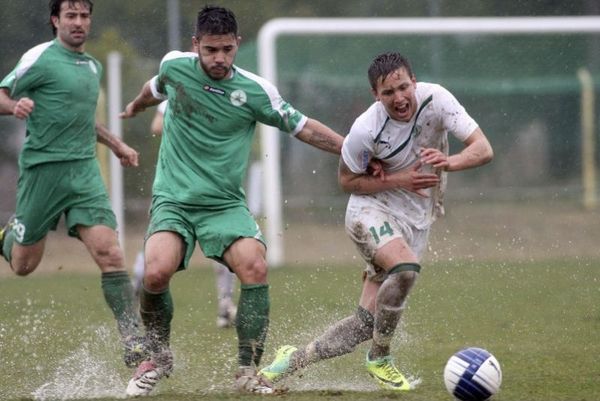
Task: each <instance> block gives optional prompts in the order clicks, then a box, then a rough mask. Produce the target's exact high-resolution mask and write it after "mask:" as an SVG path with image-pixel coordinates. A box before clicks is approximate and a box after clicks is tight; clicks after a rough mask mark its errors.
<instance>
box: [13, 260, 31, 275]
mask: <svg viewBox="0 0 600 401" xmlns="http://www.w3.org/2000/svg"><path fill="white" fill-rule="evenodd" d="M10 267H11V269H12V270H13V271H14V272H15V274H16V275H17V276H21V277H24V276H27V275H29V274H30V273H31V272H33V271H34V270H35V268H36V267H37V264H33V263H27V262H24V263H11V265H10Z"/></svg>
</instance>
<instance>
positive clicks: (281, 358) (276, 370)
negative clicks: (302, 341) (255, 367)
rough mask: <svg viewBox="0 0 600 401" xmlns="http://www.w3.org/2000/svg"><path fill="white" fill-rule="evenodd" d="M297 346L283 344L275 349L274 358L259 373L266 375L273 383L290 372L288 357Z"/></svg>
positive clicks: (296, 349)
mask: <svg viewBox="0 0 600 401" xmlns="http://www.w3.org/2000/svg"><path fill="white" fill-rule="evenodd" d="M296 351H298V348H296V347H294V346H292V345H284V346H283V347H281V348H279V349H278V350H277V353H276V354H275V360H273V362H271V364H270V365H269V366H265V367H264V368H262V369H261V370H260V375H261V376H264V377H266V378H267V379H268V380H270V381H272V382H273V383H275V382H277V381H279V380H281V379H283V378H284V377H285V376H287V375H288V374H289V373H291V372H290V358H291V357H292V354H293V353H294V352H296Z"/></svg>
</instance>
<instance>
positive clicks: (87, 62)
mask: <svg viewBox="0 0 600 401" xmlns="http://www.w3.org/2000/svg"><path fill="white" fill-rule="evenodd" d="M75 64H76V65H87V66H88V67H90V70H92V72H93V73H94V74H96V75H98V68H96V64H94V62H93V61H92V60H77V61H76V62H75Z"/></svg>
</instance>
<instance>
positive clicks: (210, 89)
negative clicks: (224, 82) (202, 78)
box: [202, 85, 225, 96]
mask: <svg viewBox="0 0 600 401" xmlns="http://www.w3.org/2000/svg"><path fill="white" fill-rule="evenodd" d="M202 89H204V90H205V91H207V92H210V93H216V94H217V95H221V96H224V95H225V91H224V90H223V89H219V88H213V87H212V86H209V85H204V87H203V88H202Z"/></svg>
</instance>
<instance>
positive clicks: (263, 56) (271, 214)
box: [258, 16, 600, 266]
mask: <svg viewBox="0 0 600 401" xmlns="http://www.w3.org/2000/svg"><path fill="white" fill-rule="evenodd" d="M583 33H600V17H599V16H572V17H498V18H495V17H482V18H479V17H464V18H462V17H460V18H454V17H453V18H278V19H273V20H271V21H269V22H267V23H266V24H265V25H263V27H262V28H261V29H260V31H259V34H258V70H259V74H260V75H261V76H262V77H263V78H265V79H267V80H269V81H271V82H272V83H274V84H277V56H276V54H277V53H276V44H277V39H278V38H279V37H281V36H283V35H297V36H301V35H350V34H360V35H385V34H403V35H425V36H426V35H429V36H431V35H456V34H469V35H500V34H502V35H505V34H531V35H536V34H583ZM259 127H260V142H261V157H262V163H263V193H264V203H263V212H264V216H265V237H266V240H267V243H268V246H269V252H268V254H267V258H268V262H269V264H270V265H271V266H280V265H281V264H283V262H284V245H283V244H284V243H283V206H282V193H281V192H282V191H281V169H280V145H279V135H278V130H277V129H276V128H273V127H268V126H265V125H260V126H259Z"/></svg>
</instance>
